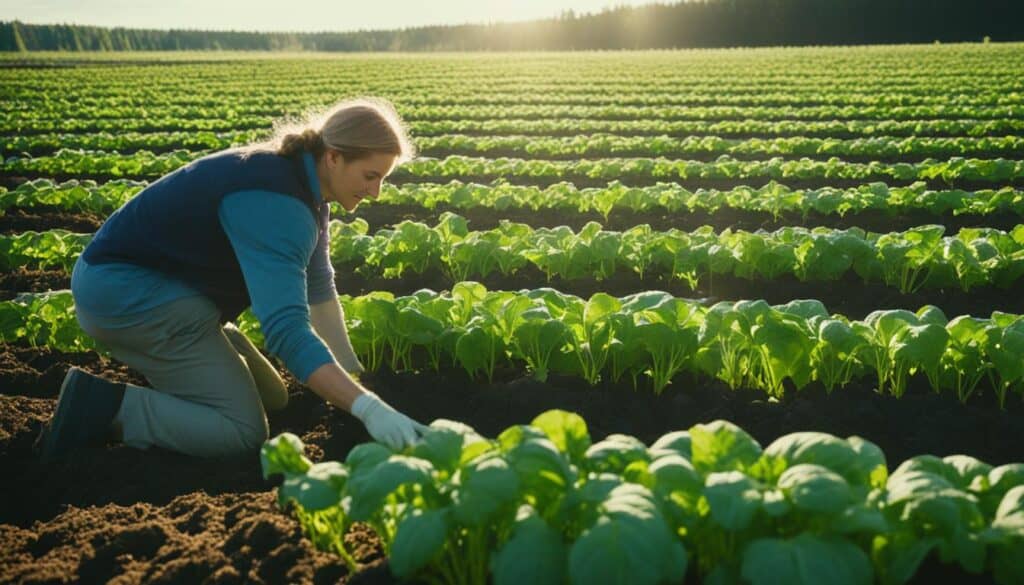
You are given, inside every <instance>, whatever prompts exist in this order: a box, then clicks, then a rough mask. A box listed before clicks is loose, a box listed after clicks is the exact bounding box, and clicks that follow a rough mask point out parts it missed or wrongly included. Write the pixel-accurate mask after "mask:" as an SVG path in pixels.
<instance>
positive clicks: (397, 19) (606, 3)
mask: <svg viewBox="0 0 1024 585" xmlns="http://www.w3.org/2000/svg"><path fill="white" fill-rule="evenodd" d="M653 1H654V0H419V1H417V0H365V1H362V2H352V1H342V0H284V1H281V0H277V1H266V0H0V20H3V21H11V20H20V21H22V22H26V23H33V24H88V25H97V26H111V27H113V26H123V27H129V28H158V29H169V28H188V29H203V30H249V31H302V32H313V31H333V32H340V31H353V30H380V29H392V28H405V27H410V26H427V25H436V24H466V23H488V22H511V21H520V20H532V19H538V18H549V17H553V16H557V15H559V14H560V13H562V12H563V11H566V10H573V11H575V12H576V13H585V12H599V11H601V10H602V9H603V8H607V7H613V6H624V5H633V6H639V5H643V4H650V3H652V2H653Z"/></svg>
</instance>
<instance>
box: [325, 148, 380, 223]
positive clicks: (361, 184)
mask: <svg viewBox="0 0 1024 585" xmlns="http://www.w3.org/2000/svg"><path fill="white" fill-rule="evenodd" d="M397 158H398V157H397V156H395V155H393V154H387V153H374V154H371V155H370V156H368V157H366V158H361V159H359V160H354V161H346V160H345V158H344V157H343V156H342V155H341V153H340V152H338V151H337V150H333V149H328V150H327V151H326V152H325V153H324V155H323V157H322V158H321V159H320V163H319V164H318V165H317V167H318V168H317V171H318V174H319V176H320V190H321V192H322V194H323V197H324V199H325V200H326V201H337V202H338V203H340V204H341V206H342V207H343V208H344V209H345V211H352V210H353V209H355V208H356V207H357V206H358V205H359V203H360V202H361V201H362V200H363V199H365V198H367V197H372V198H373V199H376V198H377V197H378V196H379V195H380V186H381V183H383V182H384V177H387V176H388V174H390V173H391V169H392V167H394V166H395V160H396V159H397Z"/></svg>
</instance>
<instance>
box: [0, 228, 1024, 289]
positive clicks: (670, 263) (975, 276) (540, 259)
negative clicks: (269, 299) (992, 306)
mask: <svg viewBox="0 0 1024 585" xmlns="http://www.w3.org/2000/svg"><path fill="white" fill-rule="evenodd" d="M328 229H329V231H330V233H331V244H330V260H331V262H332V264H334V267H335V268H337V269H340V270H345V271H346V272H349V271H357V272H359V273H361V274H364V275H369V276H375V277H384V278H401V277H402V276H403V274H406V273H413V274H422V273H425V272H441V273H444V274H445V275H447V276H449V277H450V278H451V279H452V280H453V281H455V282H458V281H461V280H470V279H474V280H479V279H483V278H486V277H487V276H489V275H490V274H492V273H498V274H502V275H511V274H515V273H517V272H518V271H520V270H522V269H524V268H526V267H532V268H534V269H536V270H539V271H540V272H542V273H543V274H544V276H545V277H546V278H547V280H548V281H550V280H551V279H552V278H560V279H565V280H572V279H578V278H596V279H598V280H603V279H606V278H608V277H611V276H613V275H615V274H617V273H619V272H621V271H625V272H627V273H630V274H636V275H637V276H638V277H639V278H641V279H643V278H648V279H657V280H670V279H678V280H680V281H685V282H686V283H687V284H688V285H689V286H690V287H691V288H694V289H696V288H697V287H698V286H699V285H700V283H701V282H702V281H705V280H708V279H713V278H714V276H715V275H721V274H726V275H732V276H736V277H740V278H746V279H750V280H762V279H763V280H772V279H776V278H779V277H782V276H793V277H795V278H796V279H797V280H799V281H802V282H828V281H835V280H841V279H843V278H844V277H846V276H847V275H850V274H855V275H856V276H858V277H859V278H860V279H861V280H862V281H863V282H865V283H869V284H870V283H884V284H886V285H888V286H891V287H895V288H897V289H898V290H899V291H900V292H903V293H911V292H916V291H918V290H919V289H922V288H925V289H948V288H953V287H956V288H959V289H962V290H963V291H970V290H971V289H972V288H977V287H986V286H995V287H998V288H1000V289H1004V290H1005V289H1009V288H1010V287H1012V286H1013V285H1014V283H1015V282H1016V281H1017V280H1018V279H1019V278H1020V277H1021V275H1022V274H1024V226H1017V228H1015V229H1014V230H1013V231H1012V232H1009V233H1008V232H1003V231H1001V230H996V229H992V228H964V229H963V230H960V232H959V233H957V234H956V235H955V236H943V232H944V231H945V228H944V227H943V226H941V225H930V226H921V227H917V228H913V229H910V230H907V231H905V232H892V233H889V234H875V233H866V232H864V231H863V230H860V229H859V228H849V229H845V230H833V229H829V228H813V229H808V228H803V227H786V228H781V229H779V230H776V231H774V232H761V233H757V232H753V233H752V232H746V231H742V230H740V231H735V232H734V231H732V230H728V229H727V230H724V231H722V232H717V233H716V232H715V231H714V230H713V229H712V228H710V227H706V228H702V229H699V230H696V231H692V232H683V231H679V230H669V231H667V232H658V231H653V230H651V228H650V226H647V225H640V226H636V227H634V228H632V229H630V230H628V231H625V232H618V231H610V230H603V229H602V228H601V225H600V224H598V223H596V222H590V223H588V224H586V225H585V226H583V228H582V229H580V230H579V231H574V230H572V229H571V228H569V227H567V226H559V227H557V228H553V229H551V228H538V229H533V228H531V227H530V226H529V225H526V224H522V223H511V222H503V223H502V225H501V226H500V227H498V228H495V229H492V230H485V231H470V230H469V228H468V223H467V222H466V220H465V218H463V217H461V216H459V215H456V214H453V213H450V212H445V213H443V214H442V215H441V217H440V221H439V222H438V223H437V225H435V226H433V227H431V226H428V225H426V224H423V223H419V222H412V221H403V222H401V223H399V224H397V225H396V226H395V227H394V228H393V229H382V230H379V231H377V232H376V233H374V234H372V235H367V229H368V227H367V223H366V221H365V220H362V219H356V220H355V221H353V222H351V223H343V222H340V221H337V220H331V222H330V224H329V225H328ZM90 241H92V235H91V234H78V233H72V232H69V231H67V230H62V229H56V230H49V231H44V232H35V231H28V232H24V233H21V234H18V235H14V236H0V268H2V269H5V270H12V269H15V268H17V267H19V266H24V267H27V268H43V269H46V268H54V267H56V268H63V269H65V270H68V271H70V270H71V269H72V267H73V266H74V265H75V262H76V261H77V260H78V257H79V256H80V255H81V253H82V252H83V251H84V249H85V247H86V246H87V245H88V244H89V242H90Z"/></svg>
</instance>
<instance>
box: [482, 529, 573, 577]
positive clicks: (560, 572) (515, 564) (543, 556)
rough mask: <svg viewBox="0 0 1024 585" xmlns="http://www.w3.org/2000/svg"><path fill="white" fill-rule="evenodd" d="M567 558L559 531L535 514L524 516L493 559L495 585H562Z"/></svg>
mask: <svg viewBox="0 0 1024 585" xmlns="http://www.w3.org/2000/svg"><path fill="white" fill-rule="evenodd" d="M567 557H568V551H567V550H566V546H565V543H564V542H563V540H562V537H561V535H560V534H559V533H558V532H557V531H556V530H555V529H553V528H551V527H550V526H548V524H547V523H546V522H544V520H542V519H541V518H540V517H539V516H537V515H536V514H535V513H525V514H524V513H520V517H519V519H517V520H516V523H515V524H514V525H513V526H512V536H511V537H510V538H509V539H508V540H507V541H506V542H505V544H504V545H503V546H502V547H501V548H500V549H499V550H498V551H497V552H496V553H494V556H493V557H492V558H491V574H492V576H493V578H494V585H521V584H524V583H529V584H531V585H561V584H562V583H564V582H565V578H566V559H567ZM527 559H528V562H526V560H527Z"/></svg>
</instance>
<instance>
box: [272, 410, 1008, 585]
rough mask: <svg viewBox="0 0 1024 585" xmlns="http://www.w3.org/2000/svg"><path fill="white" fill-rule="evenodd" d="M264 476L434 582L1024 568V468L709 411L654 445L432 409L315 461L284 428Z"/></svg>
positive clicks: (337, 538) (315, 515) (778, 578)
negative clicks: (480, 428) (895, 457)
mask: <svg viewBox="0 0 1024 585" xmlns="http://www.w3.org/2000/svg"><path fill="white" fill-rule="evenodd" d="M261 459H262V462H263V469H264V473H265V474H267V475H271V474H283V475H284V478H285V480H284V484H283V485H282V486H281V487H280V488H279V491H278V493H279V496H280V500H281V502H282V505H286V504H287V503H289V502H293V503H294V504H295V506H294V508H293V509H294V512H295V514H296V515H297V517H298V518H299V521H300V523H301V524H302V526H303V528H304V530H305V531H306V532H307V534H309V535H310V537H311V539H313V542H314V543H315V544H317V546H319V547H321V548H326V549H328V550H334V551H336V552H338V553H339V554H341V555H342V556H343V557H344V558H346V559H351V554H350V552H349V551H348V550H346V548H345V545H344V540H343V536H344V534H345V531H346V530H347V529H348V527H349V526H350V525H351V522H353V521H357V520H359V521H365V522H368V523H369V524H370V526H371V527H373V529H374V530H375V531H376V532H377V533H378V534H379V535H380V537H381V539H382V541H383V544H384V548H385V550H386V551H387V552H388V555H389V558H390V566H391V569H392V571H393V572H394V573H395V575H396V576H398V577H400V578H407V579H420V580H424V581H427V582H431V583H445V584H448V583H451V584H470V583H483V582H486V581H488V580H493V581H494V582H495V583H519V582H524V581H525V580H530V581H531V582H533V581H536V582H539V583H566V582H568V583H622V584H627V583H630V584H632V583H650V584H658V583H678V582H681V581H682V580H683V579H684V577H686V575H687V573H688V572H691V571H692V572H694V573H695V574H696V577H697V578H699V579H700V580H702V581H705V582H709V581H721V580H724V581H725V582H740V581H741V580H742V581H743V582H751V583H851V584H861V583H864V584H866V583H872V582H885V583H903V582H906V581H908V580H910V579H911V578H912V577H913V576H914V573H915V572H916V570H917V567H918V566H919V565H920V563H921V562H922V561H923V559H924V558H925V557H926V556H927V555H928V554H929V553H930V552H932V551H935V552H936V553H937V554H938V555H939V558H940V560H942V561H943V562H946V563H956V564H959V565H960V566H961V567H963V568H964V569H965V570H967V571H969V572H973V573H978V572H982V571H990V572H991V573H992V575H993V576H994V577H995V579H996V581H997V582H998V583H1000V584H1006V585H1008V584H1009V583H1014V582H1017V581H1019V577H1020V575H1021V574H1022V573H1021V570H1022V566H1021V563H1020V558H1019V557H1020V555H1019V548H1020V546H1021V543H1022V542H1024V472H1022V469H1024V467H1022V466H1021V464H1013V465H1008V466H1003V467H999V468H992V467H991V466H989V465H986V464H985V463H983V462H981V461H978V460H977V459H974V458H971V457H967V456H950V457H946V458H944V459H939V458H936V457H930V456H923V457H916V458H913V459H910V460H908V461H906V462H905V463H904V464H902V465H900V467H899V468H897V469H896V470H895V471H894V472H892V474H889V472H888V469H887V467H886V465H885V456H884V455H883V454H882V452H881V451H880V450H879V449H878V447H876V446H875V445H873V444H871V443H869V442H867V441H864V440H863V439H860V438H858V437H849V438H847V439H841V438H839V437H834V436H831V435H827V434H824V433H796V434H792V435H786V436H783V437H779V438H778V439H777V440H776V441H775V442H774V443H772V444H771V445H770V446H768V447H767V448H765V449H763V450H762V448H761V446H760V445H759V444H758V443H757V441H755V440H754V439H753V438H751V437H750V436H749V435H748V434H747V433H745V432H744V431H743V430H742V429H740V428H739V427H736V426H735V425H733V424H731V423H729V422H727V421H720V420H719V421H712V422H710V423H707V424H704V425H697V426H694V427H692V428H690V429H688V430H685V431H674V432H671V433H668V434H666V435H665V436H663V437H662V438H660V439H659V440H657V441H656V442H655V443H654V444H653V445H651V446H650V447H649V448H648V447H647V446H645V445H644V444H643V443H641V442H639V441H637V440H636V439H635V438H633V437H629V436H626V435H611V436H609V437H607V438H605V439H604V440H602V441H599V442H597V443H593V444H591V439H590V435H589V433H588V431H587V426H586V423H585V422H584V421H583V419H581V418H580V417H579V416H578V415H575V414H572V413H569V412H564V411H558V410H553V411H548V412H545V413H543V414H541V415H540V416H538V417H537V418H536V419H535V420H534V421H533V422H532V423H531V424H530V425H521V426H514V427H510V428H508V429H506V430H505V431H504V432H503V433H501V434H500V435H499V437H498V438H497V439H494V440H491V439H485V438H483V437H481V436H480V435H478V434H477V433H475V432H474V431H473V429H471V428H469V427H467V426H466V425H463V424H460V423H455V422H452V421H444V420H438V421H435V422H434V423H432V425H431V427H430V430H429V431H428V432H427V434H426V436H425V437H424V439H423V441H422V442H421V443H418V444H414V445H411V446H409V447H407V448H406V449H405V450H404V451H402V452H397V453H396V452H391V451H390V450H389V449H388V448H387V447H385V446H383V445H381V444H378V443H367V444H363V445H360V446H358V447H356V448H355V449H353V451H352V453H351V454H350V455H349V458H348V460H347V461H346V462H345V463H344V464H339V463H333V462H325V463H318V464H315V465H311V464H310V463H309V462H308V461H307V460H305V458H304V457H302V444H301V442H299V441H298V439H297V438H295V437H294V436H293V435H287V434H286V435H282V436H280V437H277V438H274V439H272V440H270V441H267V443H266V444H265V445H264V447H263V449H262V452H261Z"/></svg>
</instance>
